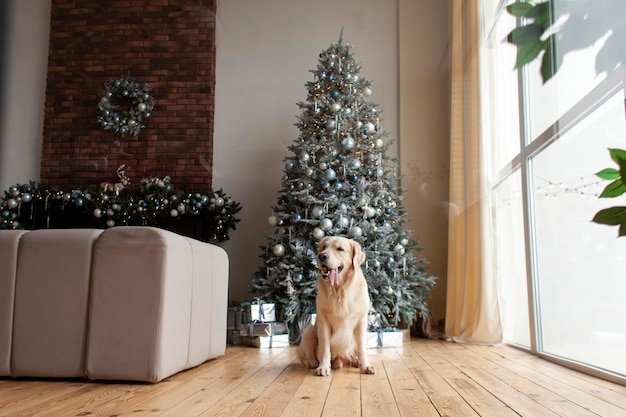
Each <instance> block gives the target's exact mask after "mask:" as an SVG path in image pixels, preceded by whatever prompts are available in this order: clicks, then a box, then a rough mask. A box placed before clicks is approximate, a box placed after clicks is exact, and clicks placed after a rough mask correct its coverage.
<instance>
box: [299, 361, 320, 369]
mask: <svg viewBox="0 0 626 417" xmlns="http://www.w3.org/2000/svg"><path fill="white" fill-rule="evenodd" d="M302 363H303V364H304V366H306V367H307V368H309V369H315V368H317V367H318V366H319V364H320V363H319V362H318V361H317V359H311V358H304V359H303V360H302Z"/></svg>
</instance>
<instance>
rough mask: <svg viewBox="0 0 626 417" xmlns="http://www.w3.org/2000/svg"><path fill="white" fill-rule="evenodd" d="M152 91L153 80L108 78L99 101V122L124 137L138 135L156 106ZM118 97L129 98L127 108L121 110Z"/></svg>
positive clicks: (106, 128)
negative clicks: (144, 81) (148, 82)
mask: <svg viewBox="0 0 626 417" xmlns="http://www.w3.org/2000/svg"><path fill="white" fill-rule="evenodd" d="M150 91H152V88H151V87H150V84H147V83H146V84H142V83H140V82H138V81H137V80H135V79H134V78H132V77H130V76H128V77H123V76H122V77H120V78H119V79H117V80H109V81H107V82H105V83H104V90H102V94H101V95H100V101H99V102H98V110H99V112H98V122H99V123H100V125H101V126H102V127H103V128H104V130H112V131H113V132H115V133H117V134H118V135H120V136H122V137H126V136H138V135H139V133H140V132H141V130H142V129H145V127H146V122H147V121H148V119H149V118H150V117H151V116H152V110H153V109H154V98H153V97H152V96H151V95H150ZM119 99H122V100H130V102H131V104H130V107H129V108H128V110H118V107H119V104H118V100H119Z"/></svg>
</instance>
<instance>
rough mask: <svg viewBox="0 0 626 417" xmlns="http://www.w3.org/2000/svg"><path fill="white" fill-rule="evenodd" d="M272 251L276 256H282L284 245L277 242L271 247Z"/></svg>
mask: <svg viewBox="0 0 626 417" xmlns="http://www.w3.org/2000/svg"><path fill="white" fill-rule="evenodd" d="M272 253H273V254H274V255H276V256H282V255H283V254H284V253H285V247H284V246H283V245H281V244H280V243H278V244H276V245H274V246H273V247H272Z"/></svg>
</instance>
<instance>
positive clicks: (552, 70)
mask: <svg viewBox="0 0 626 417" xmlns="http://www.w3.org/2000/svg"><path fill="white" fill-rule="evenodd" d="M553 46H554V35H552V36H550V38H548V41H547V47H546V51H545V52H544V54H543V58H542V59H541V79H542V80H543V83H544V84H545V83H546V82H548V80H549V79H550V78H552V76H554V74H556V65H555V63H556V56H555V54H554V49H553Z"/></svg>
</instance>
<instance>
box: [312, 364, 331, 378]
mask: <svg viewBox="0 0 626 417" xmlns="http://www.w3.org/2000/svg"><path fill="white" fill-rule="evenodd" d="M315 375H317V376H329V375H330V368H328V367H324V366H320V367H318V368H317V369H316V370H315Z"/></svg>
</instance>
